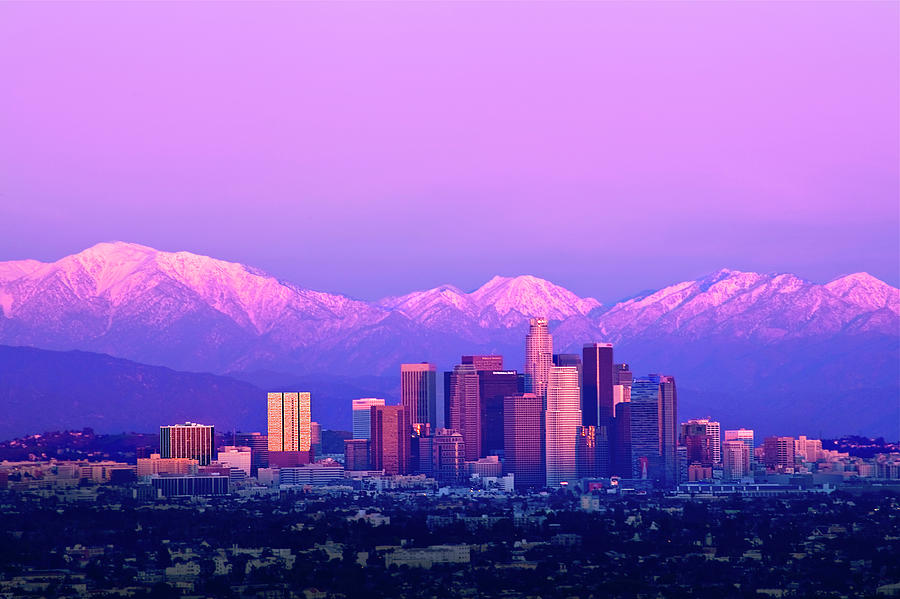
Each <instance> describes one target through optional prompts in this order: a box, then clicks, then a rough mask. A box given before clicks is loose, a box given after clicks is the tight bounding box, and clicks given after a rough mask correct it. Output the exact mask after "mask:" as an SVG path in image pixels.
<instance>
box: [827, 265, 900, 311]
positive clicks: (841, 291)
mask: <svg viewBox="0 0 900 599" xmlns="http://www.w3.org/2000/svg"><path fill="white" fill-rule="evenodd" d="M825 288H826V289H827V290H828V291H830V292H831V293H833V294H834V295H836V296H838V297H840V298H841V299H843V300H844V301H846V302H849V303H851V304H854V305H856V306H859V307H861V308H866V309H867V310H879V309H881V308H888V309H890V310H891V311H893V312H895V313H900V290H898V289H897V288H896V287H892V286H891V285H888V284H887V283H885V282H884V281H882V280H881V279H879V278H877V277H873V276H872V275H870V274H869V273H867V272H855V273H853V274H849V275H845V276H843V277H838V278H836V279H834V280H833V281H831V282H829V283H827V284H826V285H825Z"/></svg>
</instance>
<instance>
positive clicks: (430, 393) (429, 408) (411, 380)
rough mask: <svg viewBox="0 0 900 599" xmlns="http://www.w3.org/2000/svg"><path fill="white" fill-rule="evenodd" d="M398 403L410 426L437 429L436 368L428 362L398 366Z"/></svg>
mask: <svg viewBox="0 0 900 599" xmlns="http://www.w3.org/2000/svg"><path fill="white" fill-rule="evenodd" d="M400 403H401V404H402V405H403V407H404V408H405V409H406V411H407V413H409V421H410V422H411V423H412V424H418V423H421V424H428V425H430V426H431V428H432V429H435V428H437V367H436V366H435V365H434V364H429V363H428V362H421V363H419V364H401V365H400Z"/></svg>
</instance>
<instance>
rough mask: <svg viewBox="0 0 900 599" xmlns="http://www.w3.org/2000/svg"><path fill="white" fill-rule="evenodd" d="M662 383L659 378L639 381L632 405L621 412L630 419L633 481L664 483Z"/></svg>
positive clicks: (636, 381)
mask: <svg viewBox="0 0 900 599" xmlns="http://www.w3.org/2000/svg"><path fill="white" fill-rule="evenodd" d="M659 387H660V380H659V376H658V375H650V376H648V377H646V378H638V379H635V381H634V384H633V385H632V387H631V401H630V402H628V404H622V405H620V406H619V408H624V407H625V406H626V405H627V409H625V410H623V413H625V412H627V413H628V415H629V419H630V422H629V428H630V435H629V437H630V438H629V439H628V440H627V444H628V446H630V448H631V476H630V477H631V478H641V479H651V480H659V481H662V480H663V478H664V474H663V472H662V452H661V448H662V441H661V439H660V432H661V431H660V428H661V427H660V413H661V411H662V408H661V407H660V405H659V404H660V401H659V399H660V398H659V395H660V394H659Z"/></svg>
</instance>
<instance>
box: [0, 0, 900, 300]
mask: <svg viewBox="0 0 900 599" xmlns="http://www.w3.org/2000/svg"><path fill="white" fill-rule="evenodd" d="M898 22H900V4H898V3H896V2H871V3H865V2H861V3H860V2H854V3H841V2H793V3H775V2H740V3H708V2H680V3H664V4H655V3H635V4H624V3H621V4H620V3H581V2H571V3H561V4H560V3H510V2H495V3H484V4H482V3H474V2H462V3H454V4H439V3H360V4H355V3H334V4H319V3H253V4H239V3H207V2H198V3H134V2H127V3H111V2H92V3H84V4H79V3H2V4H0V72H2V73H3V76H2V79H0V86H2V90H0V225H2V235H0V260H2V259H18V258H26V257H33V258H39V259H44V260H52V259H57V258H59V257H61V256H63V255H65V254H68V253H71V252H74V251H78V250H80V249H83V248H84V247H87V246H89V245H92V244H94V243H96V242H98V241H104V240H112V239H121V240H125V241H135V242H139V243H144V244H147V245H151V246H154V247H158V248H160V249H167V250H190V251H194V252H198V253H205V254H211V255H214V256H217V257H221V258H225V259H230V260H236V261H242V262H246V263H250V264H253V265H256V266H259V267H261V268H264V269H266V270H268V271H270V272H272V273H274V274H276V275H278V276H281V277H283V278H286V279H289V280H292V281H295V282H297V283H299V284H302V285H305V286H308V287H312V288H316V289H323V290H328V291H340V292H344V293H349V294H351V295H355V296H358V297H364V298H373V297H380V296H383V295H387V294H394V293H401V292H406V291H410V290H413V289H417V288H424V287H430V286H434V285H436V284H439V283H444V282H449V283H453V284H456V285H458V286H460V287H462V288H464V289H470V288H474V287H476V286H477V285H479V284H481V283H482V282H484V281H485V280H487V279H488V278H489V277H490V276H491V275H493V274H522V273H531V274H535V275H538V276H542V277H545V278H548V279H551V280H553V281H554V282H557V283H559V284H562V285H565V286H567V287H569V288H570V289H572V290H573V291H576V292H577V293H579V294H582V295H593V296H595V297H598V298H599V299H601V300H602V301H611V300H615V299H617V298H620V297H622V296H625V295H629V294H631V293H634V292H637V291H639V290H642V289H646V288H654V287H659V286H662V285H664V284H667V283H670V282H674V281H677V280H683V279H686V278H694V277H697V276H700V275H702V274H705V273H707V272H709V271H712V270H715V269H718V268H720V267H731V268H739V269H746V270H761V271H790V272H795V273H797V274H799V275H801V276H804V277H807V278H809V279H812V280H814V281H820V282H824V281H825V280H828V279H830V278H833V277H835V276H837V275H840V274H845V273H848V272H854V271H858V270H867V271H869V272H871V273H872V274H874V275H875V276H878V277H880V278H882V279H884V280H886V281H888V282H889V283H891V284H894V285H896V284H898V283H900V274H898V271H900V199H898V196H900V190H898V179H900V172H898V168H900V166H898V165H900V150H898V148H900V140H898V129H900V123H898V105H900V85H898V78H900V75H898V73H900V56H898V47H900V35H898Z"/></svg>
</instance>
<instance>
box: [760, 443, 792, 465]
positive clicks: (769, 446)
mask: <svg viewBox="0 0 900 599" xmlns="http://www.w3.org/2000/svg"><path fill="white" fill-rule="evenodd" d="M794 450H795V448H794V438H793V437H766V439H765V441H763V463H765V465H766V468H768V469H769V470H777V471H778V472H785V471H788V470H790V471H793V468H794V459H795V454H794Z"/></svg>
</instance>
